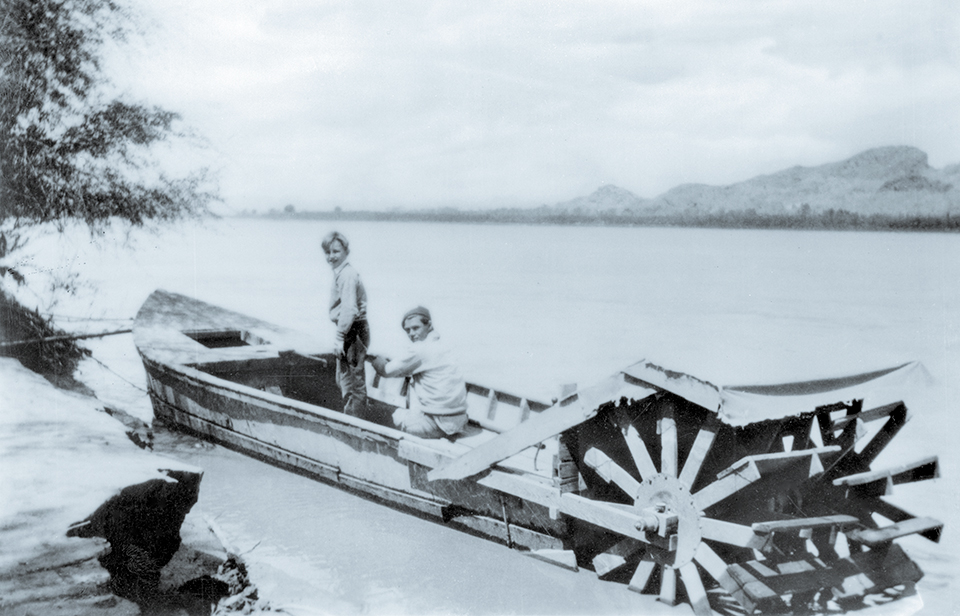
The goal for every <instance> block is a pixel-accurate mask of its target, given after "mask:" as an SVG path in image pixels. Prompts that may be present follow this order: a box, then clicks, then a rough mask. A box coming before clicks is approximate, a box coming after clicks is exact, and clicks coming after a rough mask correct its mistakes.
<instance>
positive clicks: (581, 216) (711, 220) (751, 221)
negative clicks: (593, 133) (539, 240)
mask: <svg viewBox="0 0 960 616" xmlns="http://www.w3.org/2000/svg"><path fill="white" fill-rule="evenodd" d="M251 215H252V214H251ZM261 216H262V217H266V218H277V219H289V218H295V219H315V220H372V221H390V222H403V221H407V222H457V223H478V224H547V225H584V226H602V225H607V226H634V227H708V228H720V229H822V230H862V231H960V217H951V216H950V215H949V214H947V215H944V216H919V215H907V214H903V215H889V214H858V213H856V212H850V211H847V210H843V209H833V208H831V209H829V210H825V211H823V212H812V211H810V209H809V208H803V209H802V210H801V211H800V212H799V213H796V214H763V213H759V212H757V211H755V210H752V209H748V210H737V211H732V212H721V213H712V214H704V213H693V212H685V213H682V214H669V215H666V214H657V215H649V214H640V213H634V212H630V211H622V212H616V211H613V210H608V211H605V212H596V213H594V212H584V211H580V212H557V211H554V210H551V209H549V208H534V209H521V208H500V209H493V210H467V211H461V210H457V209H455V208H443V209H434V210H411V211H406V210H396V211H387V212H380V211H369V210H355V211H345V210H341V209H340V208H336V209H335V210H334V211H327V212H315V211H314V212H310V211H303V212H297V211H295V210H294V209H293V208H292V207H291V206H287V208H285V209H284V211H282V212H280V211H277V210H271V211H270V212H269V213H267V214H263V215H261Z"/></svg>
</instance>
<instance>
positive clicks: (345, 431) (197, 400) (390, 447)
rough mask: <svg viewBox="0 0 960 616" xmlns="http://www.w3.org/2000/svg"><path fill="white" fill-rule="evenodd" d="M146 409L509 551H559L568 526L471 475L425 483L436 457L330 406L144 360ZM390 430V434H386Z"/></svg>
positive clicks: (439, 454)
mask: <svg viewBox="0 0 960 616" xmlns="http://www.w3.org/2000/svg"><path fill="white" fill-rule="evenodd" d="M143 363H144V368H145V370H146V374H147V379H148V384H149V389H150V392H151V400H152V403H153V409H154V414H155V415H156V417H157V418H158V419H160V420H161V421H163V422H164V423H166V424H167V425H170V426H173V427H175V428H177V429H180V430H184V431H187V432H190V433H193V434H195V435H198V436H200V437H202V438H204V439H206V440H211V441H214V442H217V443H220V444H222V445H224V446H227V447H229V448H231V449H234V450H237V451H240V452H242V453H246V454H248V455H251V456H254V457H256V458H259V459H261V460H264V461H266V462H269V463H271V464H275V465H277V466H281V467H283V468H286V469H289V470H293V471H295V472H298V473H301V474H304V475H306V476H309V477H312V478H314V479H317V480H320V481H323V482H326V483H329V484H332V485H336V486H338V487H341V488H344V489H348V490H350V491H352V492H355V493H358V494H360V495H363V496H365V497H368V498H372V499H375V500H377V501H378V502H382V503H385V504H389V505H392V506H394V507H398V508H401V509H404V510H407V511H410V512H415V513H417V514H419V515H422V516H426V517H429V518H432V519H434V520H437V521H440V522H443V523H444V524H447V525H449V526H451V527H454V528H457V529H459V530H464V531H467V532H470V533H473V534H478V535H481V536H484V537H487V538H489V539H493V540H496V541H499V542H502V543H505V544H508V545H511V546H513V547H518V548H522V549H529V550H542V549H562V547H563V544H564V539H565V538H566V537H567V536H568V534H569V533H568V528H567V525H566V524H565V523H564V522H563V521H562V520H559V519H554V518H552V517H551V515H550V511H549V509H548V508H547V507H544V506H541V505H537V504H536V503H529V502H524V501H522V500H521V499H519V498H517V497H515V496H512V495H510V494H504V493H502V492H499V491H497V490H494V489H491V488H487V487H485V486H483V485H480V484H478V483H477V482H475V481H472V480H463V481H447V482H444V481H441V482H428V481H427V477H426V475H427V472H428V471H429V470H430V468H429V466H426V465H423V464H419V463H417V462H416V461H414V460H412V459H410V458H419V459H424V458H427V459H429V458H434V459H442V458H444V457H447V456H449V455H450V452H449V451H444V450H443V446H444V445H447V443H445V442H443V443H440V442H438V443H437V444H436V445H437V447H436V448H434V447H431V446H430V444H428V443H425V442H415V441H420V440H421V439H415V437H414V438H411V437H409V436H408V435H403V433H400V432H397V431H395V430H390V429H386V428H385V429H383V430H379V431H376V430H371V429H364V427H361V426H358V425H357V424H358V423H359V422H358V420H355V419H354V418H351V417H347V416H345V415H342V414H341V413H338V412H336V411H332V410H330V409H323V408H319V407H318V408H316V409H315V410H313V411H311V410H309V409H305V408H303V407H304V406H305V404H304V403H301V402H298V401H296V400H289V399H286V398H285V397H283V396H279V395H275V394H271V393H268V392H259V391H258V390H253V389H252V388H249V387H246V386H242V385H239V386H238V385H236V384H234V383H232V382H230V381H225V380H224V379H220V378H218V377H213V376H210V375H208V374H206V373H204V372H201V371H199V370H196V369H193V368H189V367H188V368H185V369H177V368H176V367H173V366H168V365H164V364H162V363H159V362H156V361H151V360H150V359H148V358H146V357H145V358H144V361H143ZM391 432H392V433H394V434H390V433H391Z"/></svg>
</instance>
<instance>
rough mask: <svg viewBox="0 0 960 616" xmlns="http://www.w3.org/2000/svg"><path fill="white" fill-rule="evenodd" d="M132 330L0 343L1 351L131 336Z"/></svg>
mask: <svg viewBox="0 0 960 616" xmlns="http://www.w3.org/2000/svg"><path fill="white" fill-rule="evenodd" d="M132 331H133V330H132V329H129V328H128V329H118V330H116V331H112V332H101V333H99V334H68V335H64V336H47V337H46V338H33V339H31V340H13V341H11V342H0V349H5V348H8V347H16V346H23V345H25V344H39V343H43V342H61V341H63V340H84V339H85V338H103V337H105V336H116V335H117V334H129V333H130V332H132Z"/></svg>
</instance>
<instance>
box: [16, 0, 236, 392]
mask: <svg viewBox="0 0 960 616" xmlns="http://www.w3.org/2000/svg"><path fill="white" fill-rule="evenodd" d="M132 30H133V18H132V17H131V15H130V14H129V13H128V12H127V10H126V9H125V8H124V7H123V6H122V5H121V4H120V1H119V0H0V285H2V284H3V283H8V284H14V285H16V286H19V285H22V284H24V282H25V279H24V276H23V275H22V273H21V272H19V271H17V269H16V267H15V266H14V265H13V264H12V263H11V261H12V255H14V254H16V253H17V252H18V251H20V250H22V249H23V248H24V246H25V244H26V243H27V236H28V233H27V232H28V231H29V230H31V229H34V228H38V227H39V228H40V229H43V230H47V229H52V230H55V231H60V232H62V231H64V230H65V228H66V227H67V226H68V225H72V224H74V223H81V224H83V225H86V226H87V227H88V228H89V230H90V232H91V235H92V236H94V237H95V236H96V235H97V234H98V232H103V231H104V230H105V228H106V227H109V226H111V225H113V224H115V223H121V224H124V225H129V226H133V227H140V226H146V225H147V224H148V223H149V224H156V223H161V222H167V221H173V220H178V219H181V218H185V217H194V216H201V215H205V214H208V213H209V209H208V208H209V204H210V203H211V202H212V201H213V200H216V199H217V198H218V197H217V195H216V192H215V189H214V188H211V186H212V180H211V177H210V175H209V173H208V170H207V169H199V170H197V171H195V172H193V173H189V174H186V175H183V176H171V175H169V174H168V173H166V172H165V171H164V167H163V165H162V164H161V161H160V159H159V157H158V153H157V149H158V146H159V145H161V144H172V143H180V142H189V141H190V140H191V139H192V138H193V136H192V135H191V134H190V133H189V132H187V131H185V130H184V129H182V128H180V116H179V115H178V114H177V113H174V112H170V111H166V110H164V109H161V108H158V107H153V106H146V105H141V104H138V103H135V102H130V101H127V100H123V99H122V98H118V97H115V96H112V95H110V94H108V93H109V92H110V90H111V85H112V84H111V83H110V80H109V79H108V78H107V76H106V75H105V74H104V72H103V63H102V54H103V52H104V49H105V43H106V42H107V41H108V40H113V41H117V42H123V41H125V39H126V37H127V35H128V33H130V32H131V31H132ZM62 333H63V332H59V331H57V330H56V329H55V328H54V327H53V324H52V323H51V321H50V320H49V319H46V318H44V317H43V316H42V315H41V314H40V313H39V312H37V311H35V310H29V309H26V308H24V307H23V306H21V305H20V304H19V303H17V301H16V300H14V299H13V296H12V295H11V294H10V293H8V292H7V291H5V290H4V289H3V288H2V286H0V341H4V340H5V341H6V343H7V344H6V345H3V348H2V350H0V355H2V354H13V355H15V356H17V357H19V358H20V359H21V361H23V362H24V363H25V364H29V367H31V368H33V369H35V370H38V371H41V372H46V373H61V374H62V373H69V372H71V371H72V369H73V366H75V365H76V362H77V361H78V360H79V358H80V357H81V356H82V355H83V354H84V353H85V351H84V350H83V349H81V348H79V347H78V346H77V345H76V343H74V342H72V341H69V340H62V339H58V340H57V341H54V342H46V343H42V344H26V345H23V344H17V345H9V343H10V342H11V341H23V340H34V339H38V338H44V337H47V338H49V337H50V335H57V334H62Z"/></svg>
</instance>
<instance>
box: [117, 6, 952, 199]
mask: <svg viewBox="0 0 960 616" xmlns="http://www.w3.org/2000/svg"><path fill="white" fill-rule="evenodd" d="M143 1H144V3H145V4H144V9H143V10H144V11H145V12H147V13H148V14H151V15H153V16H154V19H155V20H156V22H157V23H158V24H160V27H158V28H157V29H155V31H153V32H152V33H151V34H150V35H149V37H148V38H147V39H146V41H145V42H144V44H143V47H142V48H141V49H140V50H139V52H138V53H136V54H134V55H133V56H132V57H129V58H128V59H127V60H126V63H127V64H126V65H120V66H121V67H123V66H126V68H125V70H123V71H122V72H123V75H122V78H123V80H124V81H125V82H126V83H127V84H128V85H129V87H130V88H131V89H133V90H134V91H136V92H138V93H141V94H142V95H143V96H145V97H146V98H148V99H149V100H154V101H157V102H159V103H161V104H163V105H165V106H167V107H169V108H172V109H177V110H180V111H182V112H183V113H184V115H185V116H186V117H187V118H188V119H190V120H191V121H192V122H193V123H194V124H196V125H197V127H198V128H199V129H200V130H202V131H203V132H205V133H206V134H207V135H208V136H209V137H210V139H211V141H212V142H213V143H214V144H215V148H216V149H217V150H218V151H219V152H220V159H219V162H220V163H221V164H222V166H223V169H224V179H223V190H224V194H225V196H226V197H227V200H228V202H231V203H235V207H236V208H237V209H243V208H246V207H258V206H259V207H261V208H263V207H269V206H271V205H273V206H275V205H277V204H280V205H282V204H285V203H295V204H302V207H308V206H324V207H326V204H343V205H347V206H361V205H365V204H369V205H378V206H382V205H384V204H387V203H392V204H404V205H438V204H444V203H450V204H460V205H475V204H476V205H482V204H503V203H522V204H534V205H536V204H539V203H542V202H552V201H557V200H565V199H568V198H572V197H573V196H576V195H579V194H585V193H587V192H591V191H592V190H593V189H595V188H596V187H597V186H599V185H600V184H604V183H615V184H618V185H620V186H623V187H625V188H628V189H630V190H633V191H634V192H637V193H638V194H642V195H644V196H654V195H656V194H659V193H660V192H663V191H665V190H667V189H669V188H671V187H672V186H674V185H676V184H678V183H681V182H705V183H728V182H734V181H739V180H743V179H747V178H749V177H752V176H753V175H756V174H758V173H767V172H772V171H776V170H778V169H781V168H783V167H785V166H790V165H793V164H821V163H824V162H830V161H832V160H837V159H840V158H843V157H846V156H850V155H852V154H855V153H857V152H858V151H860V150H862V149H865V148H867V147H872V146H874V145H887V144H900V143H903V144H907V145H915V146H917V147H920V148H922V149H925V150H926V151H928V152H929V153H930V154H931V162H934V163H939V164H941V165H942V164H947V163H951V162H957V161H960V138H958V137H960V124H958V123H960V120H958V119H957V118H960V114H958V111H960V85H958V83H957V80H956V78H955V75H956V73H957V69H958V64H960V51H958V50H960V43H958V42H957V41H960V36H958V35H960V28H958V23H960V17H958V16H957V12H956V10H955V9H953V8H952V6H951V2H949V1H946V0H944V1H940V0H925V1H923V0H921V1H907V0H877V1H876V2H872V3H870V4H869V5H867V4H863V3H860V2H838V3H830V4H829V5H822V6H821V5H817V6H813V7H811V6H810V5H809V4H808V3H800V2H788V1H779V2H758V1H757V2H754V1H747V0H733V1H731V2H724V3H716V2H706V1H702V2H684V3H673V2H663V1H661V2H633V1H631V2H604V3H597V2H560V3H556V2H532V1H531V2H524V1H509V2H506V1H504V2H493V3H483V4H465V3H457V2H439V3H435V2H429V3H428V2H341V1H332V2H326V3H323V4H318V3H316V2H313V1H306V0H303V1H301V0H277V1H274V2H270V3H262V2H249V1H244V2H225V1H223V0H193V1H192V2H187V1H185V0H166V1H163V2H160V3H154V2H151V3H146V0H143Z"/></svg>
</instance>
